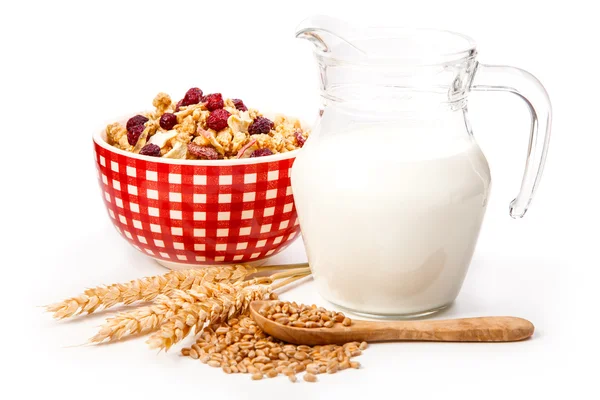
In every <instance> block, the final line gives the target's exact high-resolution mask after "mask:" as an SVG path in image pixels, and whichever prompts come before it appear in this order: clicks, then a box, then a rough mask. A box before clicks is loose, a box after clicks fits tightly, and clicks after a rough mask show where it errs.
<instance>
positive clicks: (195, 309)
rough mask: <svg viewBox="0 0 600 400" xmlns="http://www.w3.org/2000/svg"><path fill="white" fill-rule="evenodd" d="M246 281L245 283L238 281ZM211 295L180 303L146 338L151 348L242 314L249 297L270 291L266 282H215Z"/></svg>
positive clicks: (165, 346)
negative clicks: (215, 287)
mask: <svg viewBox="0 0 600 400" xmlns="http://www.w3.org/2000/svg"><path fill="white" fill-rule="evenodd" d="M241 283H247V282H241ZM219 286H220V288H219V289H220V290H219V292H215V295H214V296H213V297H206V296H204V297H196V299H195V300H196V301H194V302H188V303H186V304H184V305H183V306H182V307H181V308H179V310H178V311H177V312H176V313H175V314H174V315H172V316H171V317H169V318H168V319H167V320H166V321H165V322H164V323H163V324H162V325H161V327H160V330H159V331H158V332H156V333H154V334H152V336H150V338H149V339H148V341H147V343H148V345H149V346H150V348H153V349H161V350H162V349H165V350H168V349H169V348H170V347H171V346H172V345H174V344H175V343H178V342H180V341H181V340H182V339H184V338H185V337H186V336H188V335H189V333H190V332H191V331H192V328H195V333H196V334H197V333H198V332H200V331H201V330H202V329H203V327H204V325H205V324H206V323H208V324H209V325H214V324H219V323H222V322H225V321H227V320H229V319H230V318H233V317H236V316H238V315H240V314H242V313H244V312H245V311H246V310H247V309H248V307H249V306H250V302H252V301H253V300H263V299H264V298H265V296H266V295H267V294H269V293H270V292H271V288H270V286H269V285H265V284H262V285H261V284H251V285H239V284H234V285H221V284H220V285H219Z"/></svg>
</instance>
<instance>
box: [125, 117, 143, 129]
mask: <svg viewBox="0 0 600 400" xmlns="http://www.w3.org/2000/svg"><path fill="white" fill-rule="evenodd" d="M146 122H148V118H146V117H144V116H143V115H136V116H135V117H131V118H129V121H127V132H129V131H130V130H131V128H133V127H134V126H138V125H144V124H145V123H146Z"/></svg>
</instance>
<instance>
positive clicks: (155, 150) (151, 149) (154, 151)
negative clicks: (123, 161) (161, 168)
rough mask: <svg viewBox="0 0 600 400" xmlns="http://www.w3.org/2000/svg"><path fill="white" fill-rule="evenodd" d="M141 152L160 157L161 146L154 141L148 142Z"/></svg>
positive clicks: (145, 154)
mask: <svg viewBox="0 0 600 400" xmlns="http://www.w3.org/2000/svg"><path fill="white" fill-rule="evenodd" d="M140 154H141V155H143V156H152V157H160V147H158V146H157V145H155V144H154V143H148V144H147V145H145V146H144V147H142V149H141V150H140Z"/></svg>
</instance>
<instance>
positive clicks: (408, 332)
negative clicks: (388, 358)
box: [250, 301, 534, 345]
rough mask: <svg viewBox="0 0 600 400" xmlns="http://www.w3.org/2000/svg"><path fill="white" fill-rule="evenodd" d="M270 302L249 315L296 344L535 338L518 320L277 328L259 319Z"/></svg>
mask: <svg viewBox="0 0 600 400" xmlns="http://www.w3.org/2000/svg"><path fill="white" fill-rule="evenodd" d="M265 303H267V301H253V302H252V303H250V313H251V315H252V318H253V319H254V321H256V323H257V324H258V326H259V327H260V328H261V329H262V330H263V331H265V332H266V333H268V334H269V335H271V336H273V337H275V338H277V339H279V340H283V341H284V342H288V343H294V344H306V345H318V344H343V343H348V342H362V341H365V342H390V341H399V340H415V341H431V342H514V341H517V340H523V339H527V338H528V337H530V336H531V335H533V329H534V327H533V324H532V323H531V322H529V321H527V320H526V319H523V318H517V317H478V318H461V319H447V320H429V321H389V322H379V321H377V322H371V321H354V320H353V321H352V325H350V326H344V325H342V324H341V323H339V322H338V323H336V324H335V325H334V326H333V327H331V328H298V327H294V326H290V325H282V324H278V323H276V322H275V321H272V320H270V319H268V318H265V317H263V316H262V315H260V313H259V310H260V309H261V307H262V306H263V305H264V304H265Z"/></svg>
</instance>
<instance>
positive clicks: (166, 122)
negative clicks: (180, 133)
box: [159, 113, 177, 131]
mask: <svg viewBox="0 0 600 400" xmlns="http://www.w3.org/2000/svg"><path fill="white" fill-rule="evenodd" d="M159 123H160V127H161V128H163V129H165V130H167V131H170V130H171V129H173V127H174V126H175V125H177V116H176V115H175V114H171V113H164V114H163V115H162V116H161V117H160V121H159Z"/></svg>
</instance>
